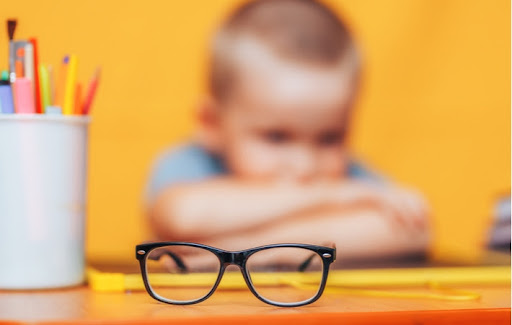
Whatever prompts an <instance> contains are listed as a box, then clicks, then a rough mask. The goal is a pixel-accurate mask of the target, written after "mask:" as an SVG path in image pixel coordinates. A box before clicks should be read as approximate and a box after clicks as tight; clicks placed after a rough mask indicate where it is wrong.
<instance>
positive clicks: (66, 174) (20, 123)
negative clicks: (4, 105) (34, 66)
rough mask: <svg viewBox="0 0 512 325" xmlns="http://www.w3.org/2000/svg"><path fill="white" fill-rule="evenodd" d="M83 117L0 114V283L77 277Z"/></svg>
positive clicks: (43, 284) (65, 281)
mask: <svg viewBox="0 0 512 325" xmlns="http://www.w3.org/2000/svg"><path fill="white" fill-rule="evenodd" d="M89 122H90V118H89V117H87V116H62V115H43V114H27V115H23V114H9V115H7V114H4V115H2V114H0V288H1V289H45V288H58V287H66V286H72V285H77V284H80V283H82V282H83V280H84V273H85V261H84V260H85V252H84V251H85V250H84V247H85V245H84V244H85V243H84V239H85V203H86V178H87V139H88V126H89Z"/></svg>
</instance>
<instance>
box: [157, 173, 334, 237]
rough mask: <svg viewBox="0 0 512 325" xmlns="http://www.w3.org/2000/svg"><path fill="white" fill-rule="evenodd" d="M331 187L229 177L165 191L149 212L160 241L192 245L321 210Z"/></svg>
mask: <svg viewBox="0 0 512 325" xmlns="http://www.w3.org/2000/svg"><path fill="white" fill-rule="evenodd" d="M329 197H334V196H333V195H328V190H327V188H326V187H320V186H314V187H311V186H292V185H268V184H248V183H245V182H240V181H237V180H234V179H230V178H228V177H223V178H218V179H211V180H206V181H201V182H193V183H188V184H175V185H173V186H170V187H168V188H166V189H164V190H163V191H161V192H160V194H159V195H157V196H156V198H155V200H154V201H153V204H152V206H151V207H150V209H149V215H150V221H151V225H152V227H153V230H154V231H155V232H156V234H157V235H159V236H160V237H165V238H173V239H175V240H185V239H186V240H191V239H193V238H197V237H209V236H216V235H220V234H226V233H231V232H233V231H244V230H247V229H252V228H255V227H260V226H262V225H265V224H268V223H272V222H275V221H276V220H278V219H283V218H289V217H292V216H293V215H299V214H301V213H302V212H303V211H305V210H309V209H315V208H321V207H323V206H325V205H327V204H328V203H329V201H330V198H329Z"/></svg>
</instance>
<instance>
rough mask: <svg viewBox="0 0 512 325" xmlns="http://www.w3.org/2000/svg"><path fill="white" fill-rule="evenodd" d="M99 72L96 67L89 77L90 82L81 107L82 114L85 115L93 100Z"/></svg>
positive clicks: (89, 109) (88, 111)
mask: <svg viewBox="0 0 512 325" xmlns="http://www.w3.org/2000/svg"><path fill="white" fill-rule="evenodd" d="M100 72H101V69H100V68H99V67H98V68H97V69H96V72H95V73H94V76H93V77H92V79H91V83H90V84H89V89H88V90H87V95H86V97H85V101H84V106H83V108H82V114H83V115H87V114H89V113H90V111H91V105H92V101H93V100H94V95H96V89H97V88H98V83H99V81H100Z"/></svg>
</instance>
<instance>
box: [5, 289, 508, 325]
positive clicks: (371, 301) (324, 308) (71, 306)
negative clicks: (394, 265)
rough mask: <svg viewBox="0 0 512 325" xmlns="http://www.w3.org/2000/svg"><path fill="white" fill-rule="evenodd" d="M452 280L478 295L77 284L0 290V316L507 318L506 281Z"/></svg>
mask: <svg viewBox="0 0 512 325" xmlns="http://www.w3.org/2000/svg"><path fill="white" fill-rule="evenodd" d="M458 288H459V289H462V290H470V291H474V292H478V293H479V294H481V299H480V300H476V301H440V300H431V299H424V298H421V299H403V298H376V297H362V296H353V295H341V294H332V293H331V294H329V293H326V294H324V296H323V297H322V298H320V300H319V301H317V302H316V303H314V304H312V305H309V306H303V307H298V308H279V307H273V306H270V305H266V304H264V303H262V302H260V301H259V300H257V299H256V298H255V297H254V296H252V294H251V293H250V292H249V291H248V290H239V291H226V290H222V291H217V292H215V293H214V294H213V296H212V297H211V298H210V299H208V300H206V301H205V302H203V303H200V304H197V305H189V306H172V305H167V304H162V303H159V302H157V301H155V300H153V299H152V298H150V297H149V296H148V295H147V293H146V292H131V293H99V292H93V291H92V290H90V289H89V288H87V287H85V286H84V287H78V288H71V289H63V290H52V291H31V292H27V291H25V292H14V291H0V324H162V325H163V324H219V325H220V324H265V325H271V324H279V325H283V324H286V323H288V324H394V325H400V324H441V325H442V324H510V286H464V287H458ZM394 290H403V291H407V290H413V289H394ZM414 291H418V289H417V288H416V289H414ZM233 322H239V323H233Z"/></svg>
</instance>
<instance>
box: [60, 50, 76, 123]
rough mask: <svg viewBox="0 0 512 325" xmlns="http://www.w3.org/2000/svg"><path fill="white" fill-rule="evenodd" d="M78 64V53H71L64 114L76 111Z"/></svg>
mask: <svg viewBox="0 0 512 325" xmlns="http://www.w3.org/2000/svg"><path fill="white" fill-rule="evenodd" d="M77 65H78V59H77V57H76V55H74V54H71V55H70V56H69V63H68V69H67V74H66V84H65V90H64V105H63V109H62V113H63V114H64V115H72V114H73V113H74V111H75V110H74V105H75V100H76V98H75V91H76V70H77Z"/></svg>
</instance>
